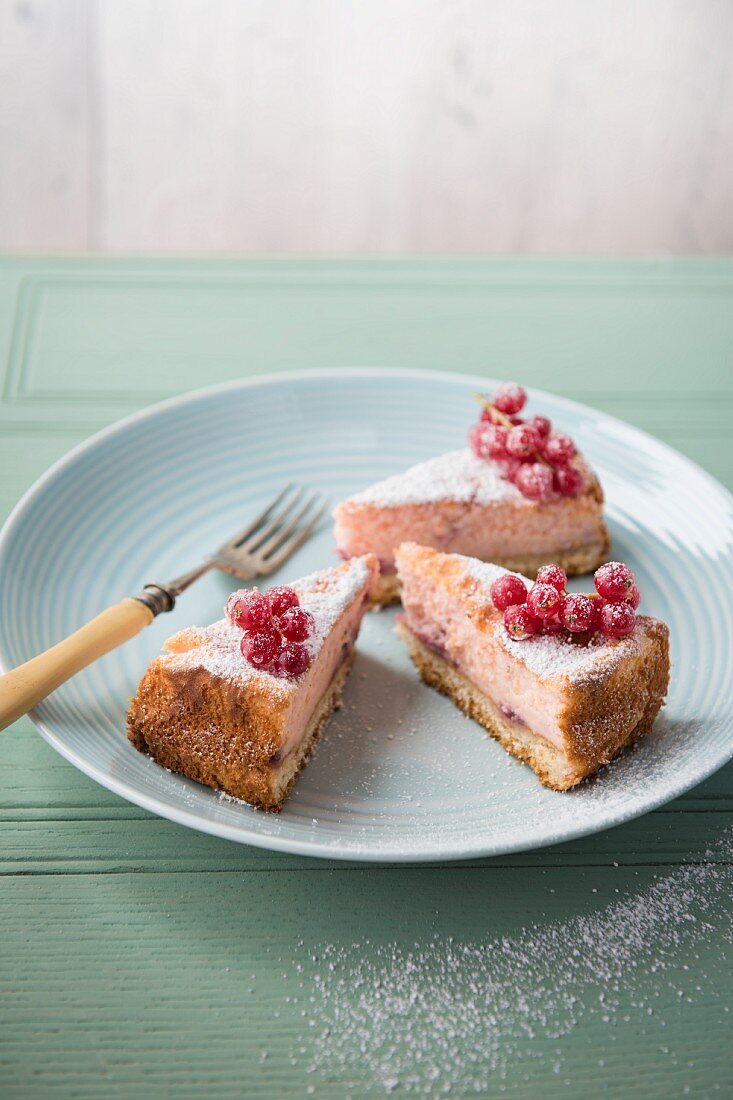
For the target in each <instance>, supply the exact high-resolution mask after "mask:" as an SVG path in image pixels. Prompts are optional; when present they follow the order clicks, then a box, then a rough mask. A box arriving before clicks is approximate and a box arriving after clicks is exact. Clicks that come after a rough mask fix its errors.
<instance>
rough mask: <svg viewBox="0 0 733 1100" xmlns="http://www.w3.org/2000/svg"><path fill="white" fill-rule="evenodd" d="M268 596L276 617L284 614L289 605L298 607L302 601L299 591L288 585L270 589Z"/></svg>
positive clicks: (271, 609)
mask: <svg viewBox="0 0 733 1100" xmlns="http://www.w3.org/2000/svg"><path fill="white" fill-rule="evenodd" d="M266 596H267V602H268V603H269V605H270V611H271V612H272V614H273V615H275V616H276V617H277V616H279V615H282V614H283V613H284V612H285V611H287V609H288V608H289V607H297V606H298V605H299V603H300V600H299V599H298V593H297V592H295V591H294V589H292V588H288V587H287V585H280V586H279V587H277V588H270V589H268V591H267V593H266Z"/></svg>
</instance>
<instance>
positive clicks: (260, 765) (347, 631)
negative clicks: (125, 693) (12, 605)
mask: <svg viewBox="0 0 733 1100" xmlns="http://www.w3.org/2000/svg"><path fill="white" fill-rule="evenodd" d="M377 573H378V565H377V560H376V558H374V557H372V556H370V555H366V556H363V557H358V558H353V559H351V560H350V561H348V562H346V563H344V564H343V565H340V566H337V567H334V568H331V569H324V570H322V571H321V572H318V573H313V574H311V575H310V576H308V577H305V578H303V579H302V580H299V581H296V582H295V583H294V584H293V585H292V586H291V588H289V589H288V590H287V591H289V592H290V591H291V590H292V591H294V592H295V593H296V594H297V597H298V599H299V604H300V607H301V608H302V609H303V610H304V611H305V612H307V613H308V616H307V618H306V621H307V622H309V623H310V633H309V636H308V637H307V640H306V641H304V642H303V643H302V645H303V646H304V647H305V650H306V652H307V658H306V657H304V660H303V664H305V663H306V660H307V666H308V667H307V668H306V670H305V671H304V672H302V674H300V675H296V676H294V678H284V677H283V676H282V675H276V674H274V673H272V672H269V671H265V670H264V669H262V668H256V667H253V665H252V664H250V663H249V661H248V660H247V659H245V657H244V656H243V655H242V650H241V645H242V638H243V630H242V629H241V628H240V627H239V626H238V625H236V623H235V622H232V621H230V619H229V618H228V617H227V618H224V619H221V620H220V621H219V622H215V623H214V624H213V625H211V626H207V627H202V628H198V627H191V628H189V629H186V630H182V631H180V633H178V634H175V635H174V636H173V637H172V638H170V639H169V640H168V642H167V643H166V645H165V650H166V652H165V653H164V654H163V655H162V656H160V657H156V658H155V660H154V661H153V662H152V663H151V665H150V667H149V668H148V670H147V672H146V673H145V675H144V676H143V678H142V680H141V681H140V685H139V687H138V689H137V694H136V696H135V698H134V699H133V700H132V701H131V703H130V708H129V711H128V716H127V727H128V736H129V738H130V740H131V741H132V743H133V745H134V746H135V748H137V749H139V750H140V751H141V752H144V753H148V754H149V755H150V756H152V757H153V759H154V760H156V761H157V762H158V763H159V764H162V765H163V767H165V768H170V769H172V770H173V771H177V772H180V773H181V774H182V775H186V776H188V777H189V778H190V779H195V780H197V781H198V782H199V783H205V784H207V785H208V786H210V787H215V788H216V789H218V790H221V791H225V792H226V793H227V794H230V795H233V796H234V797H235V798H240V799H243V800H244V801H245V802H249V803H251V804H252V805H253V806H257V807H259V808H260V809H263V810H271V811H275V812H277V811H279V810H280V809H281V808H282V805H283V803H284V801H285V799H286V798H287V796H288V794H289V792H290V789H291V787H292V785H293V783H294V782H295V779H296V777H297V775H298V772H299V771H300V769H301V768H302V767H303V765H304V764H305V762H306V760H307V759H308V757H309V755H310V753H311V752H312V750H313V747H314V745H315V744H316V742H317V740H318V738H319V737H320V735H321V732H322V730H323V728H324V726H325V725H326V723H327V721H328V719H329V717H330V715H331V712H332V711H333V709H334V707H335V706H336V705H337V704H338V702H339V700H340V697H341V689H342V687H343V685H344V682H345V680H346V677H347V676H348V673H349V670H350V668H351V665H352V662H353V659H354V644H355V642H356V638H357V635H358V633H359V627H360V625H361V620H362V617H363V615H364V611H365V609H366V607H367V605H368V603H369V598H370V592H371V588H372V585H373V583H374V581H375V579H376V577H377ZM278 591H283V590H282V589H279V590H278ZM283 644H284V642H283ZM298 648H299V649H300V648H302V647H298ZM273 667H274V665H273Z"/></svg>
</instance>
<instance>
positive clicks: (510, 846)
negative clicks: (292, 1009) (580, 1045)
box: [0, 366, 733, 864]
mask: <svg viewBox="0 0 733 1100" xmlns="http://www.w3.org/2000/svg"><path fill="white" fill-rule="evenodd" d="M386 376H389V377H396V378H407V379H421V378H422V379H437V380H440V381H443V382H447V383H450V384H451V385H470V386H472V387H473V388H474V389H475V388H476V387H478V388H482V387H485V386H486V385H491V384H493V383H497V382H499V381H500V380H499V379H496V378H494V377H493V376H492V375H476V374H471V373H465V372H460V371H448V370H432V369H430V368H417V367H383V366H350V367H315V368H308V369H304V370H287V371H278V372H276V373H262V374H256V375H252V376H251V377H248V378H240V379H234V380H232V381H227V382H220V383H215V384H212V385H208V386H202V387H199V388H197V389H194V390H189V391H186V392H185V393H182V394H176V395H174V396H173V397H169V398H166V399H165V400H163V401H158V402H155V403H153V404H152V405H147V406H145V407H143V408H142V409H138V410H136V411H135V412H132V413H129V414H127V415H126V416H124V417H121V418H120V419H119V420H115V421H113V422H112V423H111V424H108V425H106V426H105V427H103V428H101V429H99V430H98V431H96V432H93V433H92V434H91V435H90V436H89V437H88V438H87V439H84V440H82V441H81V442H80V443H77V444H76V445H75V446H74V447H72V448H70V450H68V451H67V452H66V453H65V454H63V455H62V456H61V457H60V458H58V459H57V460H56V461H55V462H53V463H52V464H51V465H50V466H49V467H48V468H47V469H46V470H45V471H44V472H43V473H42V474H41V475H40V476H39V477H38V478H37V479H36V480H35V481H34V482H33V483H32V485H30V486H29V488H28V489H27V490H26V491H25V492H24V493H23V495H22V496H21V497H20V499H19V500H18V502H17V504H16V505H15V506H14V507H13V508H12V509H11V511H10V513H9V515H8V516H7V518H6V520H5V522H4V523H3V525H2V528H0V563H1V562H2V560H3V557H4V555H5V553H6V548H7V546H8V545H10V544H12V540H13V536H14V534H15V529H16V528H17V527H18V526H19V524H20V523H21V522H22V520H23V518H24V516H25V513H26V512H27V510H28V509H30V508H31V507H32V506H33V504H34V501H35V498H36V497H37V496H38V495H39V494H40V493H41V492H42V491H43V490H44V489H45V488H46V486H47V485H48V484H49V482H52V481H53V480H54V478H55V477H56V476H57V475H58V474H59V473H60V472H61V471H62V470H63V469H65V468H66V467H67V466H69V465H71V464H72V463H73V462H75V461H76V460H77V459H78V458H80V457H81V456H83V455H84V454H85V453H86V452H87V451H90V450H93V449H94V448H96V447H98V446H100V445H102V446H103V445H104V444H105V443H106V441H107V440H108V439H110V438H113V437H114V436H116V435H118V434H121V433H123V432H125V431H127V430H128V429H129V428H130V427H131V426H133V425H137V424H139V423H141V422H143V421H145V420H147V419H152V418H154V417H156V416H158V415H160V414H161V413H164V412H167V411H169V410H171V409H176V408H181V407H184V406H186V405H188V404H192V403H195V402H196V401H200V400H201V399H202V398H207V397H209V396H212V395H215V394H218V393H226V392H230V391H231V392H233V391H239V390H247V389H252V388H258V387H262V386H265V385H279V384H283V383H287V382H289V381H290V382H293V381H304V380H311V379H313V380H321V381H326V380H329V379H331V380H334V379H342V378H384V377H386ZM526 388H527V390H528V392H529V394H530V395H531V396H533V397H537V398H539V399H540V400H541V399H542V397H547V398H550V399H551V400H552V401H553V402H554V403H555V404H559V405H561V406H564V407H566V408H568V409H570V410H575V411H577V412H578V413H582V414H584V415H586V416H587V415H589V414H592V415H597V416H600V417H602V418H603V420H604V421H605V422H607V423H611V424H616V425H619V426H621V427H623V428H624V429H625V430H627V431H631V432H633V433H635V434H636V435H638V436H640V437H641V438H642V439H644V440H645V441H646V442H648V443H650V444H651V445H652V446H653V447H654V448H656V449H661V450H662V451H663V452H667V453H669V454H670V456H673V457H674V459H675V460H677V461H681V462H682V463H683V464H684V465H685V466H686V467H688V468H689V469H691V470H692V471H694V473H695V474H696V475H697V476H698V477H701V478H702V479H703V481H705V482H706V483H707V484H708V485H709V486H710V487H712V488H713V489H715V490H716V491H717V492H718V493H720V494H721V496H722V498H723V500H724V501H725V502H726V503H727V505H728V507H729V508H730V509H731V510H732V511H733V493H732V492H731V491H730V490H729V489H727V487H726V486H725V485H723V484H722V483H721V482H720V481H718V479H717V478H715V477H714V476H713V475H712V474H711V473H709V472H708V471H707V470H705V469H703V467H701V466H700V465H699V464H698V463H697V462H695V461H694V460H693V459H691V458H688V457H687V456H686V455H684V454H682V452H681V451H678V450H676V449H675V448H674V447H672V446H670V445H669V444H668V443H665V442H664V441H663V440H660V439H658V438H657V437H656V436H654V435H652V434H651V433H650V432H647V431H645V430H644V429H643V428H638V427H636V426H635V425H634V424H630V423H629V422H628V421H625V420H622V419H621V418H620V417H616V416H613V415H611V414H608V413H605V412H602V411H601V410H598V409H595V408H594V407H593V406H591V405H586V404H585V403H584V402H580V401H575V400H574V399H572V398H568V397H563V396H561V395H558V394H554V393H551V392H550V391H547V390H543V389H538V388H536V387H534V386H528V387H526ZM11 667H12V666H11V664H10V663H9V661H8V658H7V655H6V653H5V643H4V635H3V633H2V632H0V673H2V672H6V671H8V670H9V669H10V668H11ZM27 717H28V718H30V720H31V721H32V722H33V724H34V725H35V727H36V728H37V730H38V732H39V733H40V735H41V737H42V738H43V740H44V741H45V742H46V743H47V744H48V745H50V746H51V748H53V749H54V751H56V752H57V753H58V754H59V755H60V756H61V757H63V758H64V759H65V760H67V761H68V762H69V763H70V764H72V765H73V766H74V767H75V768H77V770H79V771H81V772H82V773H83V774H84V775H87V776H88V777H89V778H90V779H92V780H94V781H95V782H96V783H98V784H99V785H100V786H102V787H104V788H105V789H107V790H110V791H112V793H113V794H116V795H118V796H119V797H121V798H124V799H125V801H127V802H130V803H132V804H133V805H136V806H139V807H140V808H141V809H144V810H146V811H148V812H150V813H153V814H155V815H156V816H157V817H162V818H164V819H166V820H169V821H173V822H175V823H176V824H179V825H183V826H185V827H187V828H191V829H194V830H195V831H197V832H202V833H205V834H208V835H211V836H217V837H221V838H222V839H225V840H230V841H234V842H236V843H239V844H244V845H250V846H252V847H256V848H263V849H267V850H270V851H279V852H286V853H289V854H293V855H299V856H310V857H314V858H322V859H328V860H335V861H347V862H355V863H380V864H401V863H405V864H407V863H414V864H425V863H434V862H444V861H454V860H466V859H480V858H488V857H497V856H501V855H511V854H515V853H517V852H524V851H536V850H541V849H543V848H547V847H549V846H551V845H555V844H558V843H565V842H570V841H573V840H578V839H582V838H583V837H586V836H592V835H594V834H596V833H598V832H602V831H604V830H606V829H612V828H615V827H616V826H618V825H621V824H623V823H625V822H627V821H632V820H634V819H635V818H638V817H642V816H644V815H645V814H647V813H650V812H652V811H653V810H655V809H658V808H659V807H660V806H663V805H665V804H666V803H668V802H670V801H672V800H673V799H675V798H678V797H680V795H682V794H684V793H685V792H686V791H689V790H691V789H692V788H694V787H696V786H697V785H698V784H699V783H701V782H703V781H704V780H705V779H707V778H709V777H710V776H711V775H713V774H714V773H715V772H717V771H718V770H720V768H722V767H724V766H725V764H727V763H728V762H729V761H730V760H731V759H732V758H733V738H732V739H731V741H730V744H729V745H728V746H727V747H726V749H725V752H723V753H719V754H718V755H716V756H714V757H713V758H712V759H707V761H706V763H705V764H704V765H703V766H702V767H700V768H699V769H697V770H693V771H692V772H691V771H690V770H689V769H688V770H686V771H685V772H684V776H681V777H680V780H679V782H678V783H673V784H671V785H667V786H666V787H664V788H663V790H662V791H661V792H659V791H657V792H656V793H655V794H654V795H652V796H651V797H649V798H646V799H644V800H643V802H642V804H641V805H637V804H634V803H632V804H631V805H628V804H622V805H621V806H619V807H618V809H617V810H616V812H614V813H610V814H605V815H604V816H603V821H602V823H601V824H599V825H596V824H590V823H589V824H581V825H578V826H576V827H570V828H567V829H563V830H562V832H560V833H558V832H553V831H549V832H546V833H544V834H543V836H542V839H541V840H539V841H537V840H532V839H528V838H526V837H524V839H519V840H517V841H516V842H514V841H504V842H502V843H499V844H487V843H486V842H485V841H483V842H481V841H479V842H477V843H474V844H473V845H472V844H471V843H470V842H469V843H466V844H464V845H462V846H456V844H455V842H451V843H449V844H446V845H445V846H443V845H441V844H440V842H439V841H437V840H436V839H435V837H434V836H433V837H432V838H431V840H430V842H429V846H428V847H426V849H424V850H419V851H417V852H415V851H406V850H405V851H400V850H396V851H393V850H390V849H389V848H383V847H379V848H374V847H370V844H369V839H368V838H363V837H362V838H360V840H359V842H358V843H357V844H355V845H354V846H353V847H341V846H337V845H331V844H328V843H327V842H324V841H318V839H317V838H315V837H314V838H313V839H311V838H309V837H303V838H300V839H298V838H291V837H281V836H278V835H277V834H268V833H266V832H263V833H258V832H251V833H250V832H247V826H246V825H243V826H242V825H230V824H227V823H226V822H216V821H212V820H210V819H207V818H201V817H199V816H198V814H197V813H195V812H193V811H190V810H186V809H185V808H184V807H183V806H175V805H173V806H167V805H165V806H161V804H160V803H159V802H158V801H157V799H156V798H155V796H153V795H148V794H146V793H145V792H144V791H141V790H140V789H139V788H138V787H136V786H134V785H131V784H129V783H127V782H125V781H124V780H119V779H116V778H115V777H114V776H110V775H107V774H106V773H104V772H103V771H102V770H101V769H100V768H98V767H97V766H96V765H94V764H93V763H92V762H90V761H88V760H87V759H86V757H85V756H84V755H83V754H81V753H77V752H75V751H74V750H73V749H70V748H69V747H68V746H67V745H66V744H65V742H64V740H63V737H62V736H61V735H59V734H57V733H56V732H55V731H54V730H53V728H52V727H51V726H50V725H49V724H48V723H47V722H46V721H45V720H44V719H43V718H41V717H40V716H39V715H38V714H37V712H36V711H35V710H32V711H29V713H28V715H27ZM243 831H244V832H245V834H246V835H242V834H243Z"/></svg>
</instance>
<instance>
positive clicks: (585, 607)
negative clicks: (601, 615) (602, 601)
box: [562, 592, 599, 634]
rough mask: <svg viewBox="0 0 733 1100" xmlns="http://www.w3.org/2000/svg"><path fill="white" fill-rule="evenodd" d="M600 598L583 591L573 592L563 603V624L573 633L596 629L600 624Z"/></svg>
mask: <svg viewBox="0 0 733 1100" xmlns="http://www.w3.org/2000/svg"><path fill="white" fill-rule="evenodd" d="M598 602H599V601H598V600H593V599H591V597H590V596H586V595H584V593H582V592H571V593H570V595H569V596H566V597H565V602H564V603H563V605H562V624H563V626H564V627H565V629H566V630H569V631H570V633H571V634H579V633H581V632H582V631H584V630H595V629H596V628H597V626H598V608H597V607H596V604H597V603H598Z"/></svg>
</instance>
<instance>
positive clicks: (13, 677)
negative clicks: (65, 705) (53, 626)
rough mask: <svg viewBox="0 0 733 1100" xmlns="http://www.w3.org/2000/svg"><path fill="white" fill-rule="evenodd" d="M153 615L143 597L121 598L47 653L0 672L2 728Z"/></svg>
mask: <svg viewBox="0 0 733 1100" xmlns="http://www.w3.org/2000/svg"><path fill="white" fill-rule="evenodd" d="M154 617H155V616H154V615H153V612H152V610H151V609H150V607H146V605H145V604H144V603H142V602H141V601H140V600H135V599H131V598H130V599H125V600H121V601H120V603H117V604H114V606H113V607H108V608H107V610H106V611H103V612H102V614H101V615H97V616H96V618H94V619H92V620H91V621H90V622H88V623H86V625H85V626H82V627H81V628H80V629H79V630H77V631H75V632H74V633H73V634H70V635H69V637H68V638H64V640H63V641H61V642H58V643H57V644H56V645H55V646H52V647H51V649H47V650H46V652H45V653H39V655H38V656H37V657H32V658H31V660H30V661H26V663H25V664H24V665H18V667H17V668H14V669H12V670H11V671H10V672H6V673H5V675H4V676H0V730H4V729H5V727H6V726H9V725H10V723H11V722H14V721H15V720H16V718H20V716H21V715H22V714H26V713H27V712H28V711H29V710H32V709H33V707H35V706H36V704H37V703H40V702H41V700H42V699H45V698H46V696H47V695H50V694H51V692H52V691H55V690H56V688H57V687H60V685H61V684H64V683H66V681H67V680H69V679H70V678H71V677H72V676H74V675H75V674H76V673H77V672H80V671H81V670H82V669H83V668H86V667H87V665H90V664H91V663H92V661H96V660H97V658H98V657H103V656H104V654H105V653H109V652H110V650H112V649H116V648H117V646H119V645H122V643H123V642H126V641H128V640H129V639H130V638H134V637H135V635H136V634H139V633H140V631H141V630H142V629H143V628H144V627H146V626H149V625H150V623H151V622H152V621H153V619H154Z"/></svg>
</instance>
